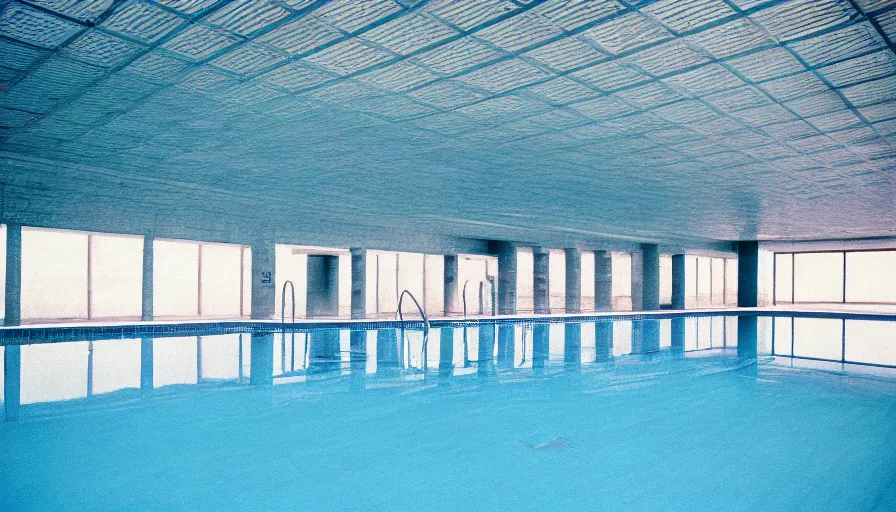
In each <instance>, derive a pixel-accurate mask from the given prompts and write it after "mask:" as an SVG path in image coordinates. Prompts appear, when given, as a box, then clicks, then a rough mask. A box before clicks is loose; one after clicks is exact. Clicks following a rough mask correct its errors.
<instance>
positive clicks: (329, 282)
mask: <svg viewBox="0 0 896 512" xmlns="http://www.w3.org/2000/svg"><path fill="white" fill-rule="evenodd" d="M307 262H308V263H307V268H308V273H307V274H306V275H307V276H308V277H307V287H306V289H307V294H306V302H305V304H306V311H307V313H306V316H308V318H314V317H322V316H323V317H334V316H339V257H338V256H332V255H320V254H309V255H308V258H307Z"/></svg>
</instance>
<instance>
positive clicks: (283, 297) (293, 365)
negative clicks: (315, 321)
mask: <svg viewBox="0 0 896 512" xmlns="http://www.w3.org/2000/svg"><path fill="white" fill-rule="evenodd" d="M286 285H289V289H290V292H291V297H292V323H293V324H295V323H296V287H295V285H294V284H293V282H292V281H290V280H288V279H287V280H286V281H285V282H284V283H283V290H282V291H281V293H280V336H281V339H282V341H283V342H282V344H281V345H280V368H282V371H284V372H285V371H286ZM290 338H291V339H290V346H291V348H290V354H292V355H291V357H290V371H295V369H296V332H295V330H293V331H292V332H291V333H290ZM302 365H303V366H304V367H306V368H307V367H308V336H307V335H306V336H305V353H304V354H303V356H302Z"/></svg>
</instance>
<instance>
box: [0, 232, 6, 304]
mask: <svg viewBox="0 0 896 512" xmlns="http://www.w3.org/2000/svg"><path fill="white" fill-rule="evenodd" d="M0 318H6V225H5V224H0Z"/></svg>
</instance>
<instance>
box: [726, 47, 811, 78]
mask: <svg viewBox="0 0 896 512" xmlns="http://www.w3.org/2000/svg"><path fill="white" fill-rule="evenodd" d="M725 64H727V65H729V66H731V67H732V68H734V70H735V71H737V72H738V73H740V74H741V76H743V77H744V78H746V79H747V80H750V81H753V82H762V81H765V80H772V79H774V78H779V77H782V76H784V75H790V74H794V73H799V72H801V71H805V70H806V68H805V67H804V66H803V65H802V64H800V62H799V61H798V60H796V58H795V57H794V56H793V55H791V54H790V52H788V51H787V50H785V49H783V48H771V49H768V50H763V51H761V52H758V53H752V54H750V55H745V56H743V57H737V58H734V59H731V60H727V61H725Z"/></svg>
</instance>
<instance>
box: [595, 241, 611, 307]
mask: <svg viewBox="0 0 896 512" xmlns="http://www.w3.org/2000/svg"><path fill="white" fill-rule="evenodd" d="M594 310H595V311H612V310H613V255H612V253H611V252H610V251H594Z"/></svg>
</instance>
